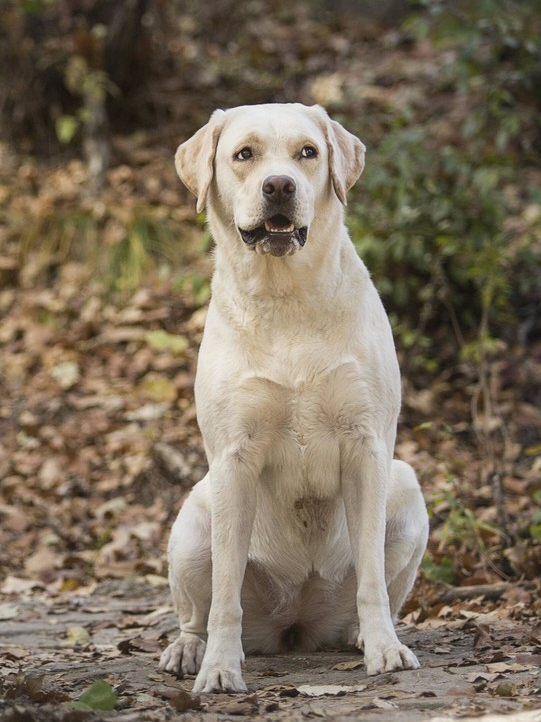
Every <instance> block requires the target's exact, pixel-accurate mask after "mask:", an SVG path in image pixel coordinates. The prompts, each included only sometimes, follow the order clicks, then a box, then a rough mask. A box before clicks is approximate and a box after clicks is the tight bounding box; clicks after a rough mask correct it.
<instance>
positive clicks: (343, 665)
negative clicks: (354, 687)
mask: <svg viewBox="0 0 541 722" xmlns="http://www.w3.org/2000/svg"><path fill="white" fill-rule="evenodd" d="M363 665H364V660H362V659H353V660H351V661H350V662H338V664H335V665H334V667H333V669H337V670H338V671H339V672H349V671H351V670H354V669H360V668H361V667H362V666H363Z"/></svg>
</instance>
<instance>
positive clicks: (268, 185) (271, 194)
mask: <svg viewBox="0 0 541 722" xmlns="http://www.w3.org/2000/svg"><path fill="white" fill-rule="evenodd" d="M261 190H262V191H263V195H264V197H265V198H266V199H267V200H269V201H274V202H275V203H282V202H283V201H288V200H290V199H291V198H292V197H293V196H294V195H295V191H296V190H297V185H296V184H295V181H294V180H293V178H290V177H289V176H288V175H270V176H269V177H268V178H265V180H264V181H263V185H262V186H261Z"/></svg>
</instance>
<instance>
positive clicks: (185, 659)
mask: <svg viewBox="0 0 541 722" xmlns="http://www.w3.org/2000/svg"><path fill="white" fill-rule="evenodd" d="M205 648H206V644H205V642H204V641H203V640H202V639H201V637H198V636H197V635H196V634H189V633H187V632H181V633H180V635H179V636H178V637H177V639H175V641H174V642H172V643H171V644H170V645H169V646H168V647H167V648H166V649H164V651H163V652H162V656H161V658H160V669H162V670H163V671H164V672H171V673H172V674H178V673H180V674H197V673H198V672H199V670H200V668H201V663H202V661H203V657H204V655H205Z"/></svg>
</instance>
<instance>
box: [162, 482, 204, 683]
mask: <svg viewBox="0 0 541 722" xmlns="http://www.w3.org/2000/svg"><path fill="white" fill-rule="evenodd" d="M207 485H208V480H207V477H205V479H203V481H200V482H199V484H196V486H195V487H194V488H193V490H192V492H191V493H190V495H189V496H188V498H187V499H186V501H185V502H184V504H183V506H182V508H181V510H180V512H179V514H178V516H177V518H176V520H175V523H174V525H173V529H172V531H171V538H170V540H169V550H168V551H169V583H170V587H171V593H172V596H173V605H174V607H175V611H176V613H177V615H178V619H179V623H180V634H179V636H178V637H177V639H176V640H175V641H174V642H173V643H172V644H170V645H169V646H168V647H167V648H166V649H165V650H164V652H163V654H162V656H161V659H160V668H161V669H163V670H165V671H167V672H180V673H181V674H196V673H197V672H198V671H199V669H200V667H201V662H202V660H203V656H204V654H205V648H206V643H205V639H206V635H207V619H208V613H209V609H210V601H211V578H212V561H211V531H210V511H209V507H208V501H207V499H208V486H207Z"/></svg>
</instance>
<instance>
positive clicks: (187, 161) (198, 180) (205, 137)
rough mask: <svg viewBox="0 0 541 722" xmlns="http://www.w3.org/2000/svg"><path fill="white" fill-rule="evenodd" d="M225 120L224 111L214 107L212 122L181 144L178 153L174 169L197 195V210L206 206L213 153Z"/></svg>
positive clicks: (187, 186) (212, 168) (212, 169)
mask: <svg viewBox="0 0 541 722" xmlns="http://www.w3.org/2000/svg"><path fill="white" fill-rule="evenodd" d="M224 120H225V112H224V111H223V110H215V111H214V113H213V114H212V115H211V117H210V120H209V122H208V123H207V124H206V125H204V126H203V127H202V128H200V129H199V130H198V131H197V133H195V135H192V137H191V138H189V139H188V140H187V141H185V142H184V143H182V144H181V145H179V147H178V149H177V152H176V153H175V168H176V169H177V173H178V174H179V176H180V180H181V181H182V182H183V183H184V185H185V186H186V188H188V190H189V191H191V192H192V193H193V194H194V196H196V197H197V206H196V210H197V212H198V213H200V212H201V211H202V210H203V208H204V207H205V203H206V200H207V193H208V189H209V186H210V183H211V181H212V176H213V175H214V156H215V154H216V146H217V145H218V138H219V137H220V133H221V132H222V128H223V126H224Z"/></svg>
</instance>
